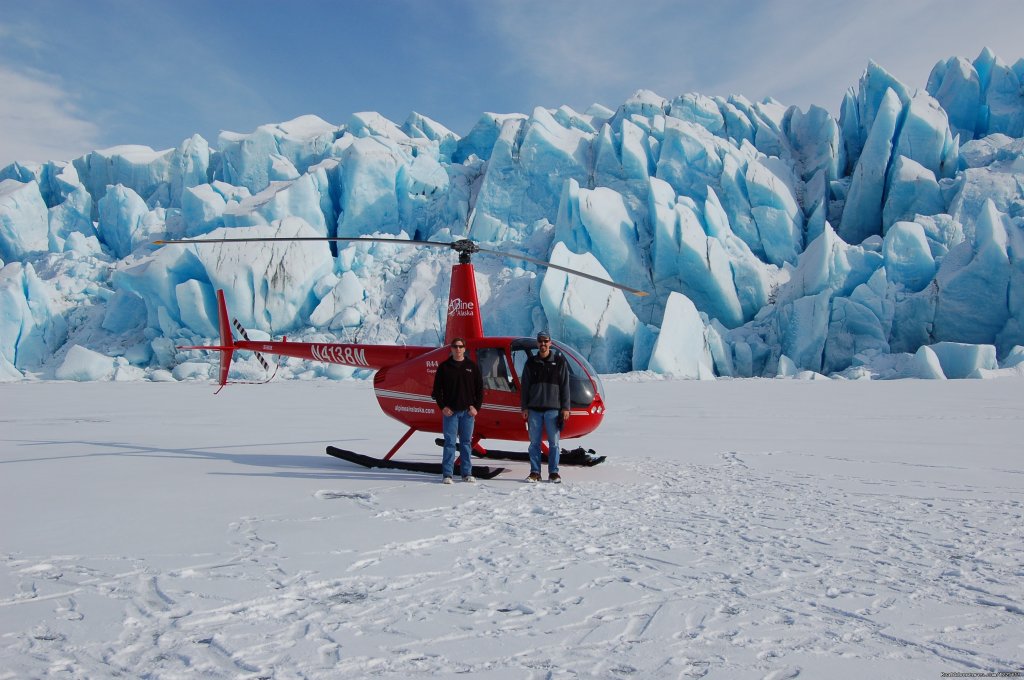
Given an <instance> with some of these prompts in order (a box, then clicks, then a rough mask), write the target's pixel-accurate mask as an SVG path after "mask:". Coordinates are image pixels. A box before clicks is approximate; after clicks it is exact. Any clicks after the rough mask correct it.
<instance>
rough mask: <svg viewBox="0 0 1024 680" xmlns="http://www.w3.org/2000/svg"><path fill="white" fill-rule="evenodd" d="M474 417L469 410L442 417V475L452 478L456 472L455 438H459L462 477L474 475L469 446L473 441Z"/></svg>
mask: <svg viewBox="0 0 1024 680" xmlns="http://www.w3.org/2000/svg"><path fill="white" fill-rule="evenodd" d="M474 420H475V419H474V418H473V416H471V415H469V410H465V411H456V412H455V413H453V414H451V415H450V416H441V430H442V432H444V453H443V454H442V456H441V474H443V475H444V476H445V477H451V476H452V473H453V472H454V470H455V437H456V436H458V438H459V458H460V461H459V467H460V468H461V469H462V476H463V477H469V476H470V475H471V474H473V459H472V458H471V457H470V451H469V446H470V442H471V440H472V439H473V421H474Z"/></svg>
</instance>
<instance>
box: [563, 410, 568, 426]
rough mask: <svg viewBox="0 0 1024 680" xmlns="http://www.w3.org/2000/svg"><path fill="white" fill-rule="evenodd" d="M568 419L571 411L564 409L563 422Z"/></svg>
mask: <svg viewBox="0 0 1024 680" xmlns="http://www.w3.org/2000/svg"><path fill="white" fill-rule="evenodd" d="M567 420H569V412H568V411H562V422H563V423H564V422H565V421H567Z"/></svg>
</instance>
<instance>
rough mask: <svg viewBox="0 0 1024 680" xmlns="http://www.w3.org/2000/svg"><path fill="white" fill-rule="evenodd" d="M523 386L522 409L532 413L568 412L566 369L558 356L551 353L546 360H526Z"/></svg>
mask: <svg viewBox="0 0 1024 680" xmlns="http://www.w3.org/2000/svg"><path fill="white" fill-rule="evenodd" d="M519 378H520V381H521V382H522V386H523V392H522V407H523V408H524V409H531V410H534V411H547V410H550V409H558V410H559V411H568V410H569V365H568V364H567V363H566V362H565V357H564V356H562V354H561V353H560V352H556V351H554V350H552V351H551V352H550V353H548V358H547V359H541V357H540V354H534V355H533V356H531V357H530V358H529V359H527V360H526V364H525V365H524V366H523V374H522V375H521V376H519Z"/></svg>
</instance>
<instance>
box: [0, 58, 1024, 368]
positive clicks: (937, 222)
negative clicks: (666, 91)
mask: <svg viewBox="0 0 1024 680" xmlns="http://www.w3.org/2000/svg"><path fill="white" fill-rule="evenodd" d="M1022 84H1024V59H1021V60H1018V61H1017V62H1015V63H1013V64H1007V63H1006V62H1003V61H1002V60H1001V59H1000V58H999V57H998V56H996V55H995V54H993V53H992V52H991V51H990V50H988V49H986V50H983V51H982V52H981V54H980V55H979V56H978V57H977V58H975V59H974V60H973V61H971V60H969V59H966V58H963V57H951V58H949V59H947V60H944V61H940V62H939V63H937V64H936V65H935V67H934V68H933V69H932V71H931V73H930V75H929V76H928V79H927V85H926V87H925V89H924V90H920V91H912V90H911V89H910V88H908V87H907V86H906V85H904V84H903V83H901V82H900V81H899V80H898V79H897V78H895V77H894V76H892V75H891V74H890V73H888V72H887V71H886V70H885V69H884V68H883V66H881V65H879V64H876V63H874V62H870V63H869V64H868V65H867V67H866V69H865V71H864V73H863V75H862V77H861V78H860V80H859V82H858V83H856V85H854V86H853V87H851V88H850V89H849V90H848V91H847V93H846V95H845V97H844V98H843V101H842V102H841V104H840V106H839V109H838V110H839V116H838V118H836V117H834V116H833V115H832V114H831V113H830V112H829V111H828V110H827V109H825V108H822V107H819V106H811V107H809V108H808V109H807V110H806V111H805V110H801V109H799V108H797V107H793V106H790V107H787V106H785V105H784V104H782V103H780V102H778V101H776V100H774V99H766V100H764V101H761V102H751V101H749V100H748V99H746V98H744V97H742V96H740V95H733V96H730V97H710V96H705V95H702V94H698V93H686V94H682V95H679V96H675V97H674V98H671V99H666V98H664V97H662V96H661V95H659V94H656V93H654V92H650V91H646V90H640V91H638V92H637V93H636V94H635V95H633V96H632V97H630V98H629V99H628V100H626V101H625V102H623V103H622V104H621V105H619V106H618V107H617V108H615V109H612V108H609V107H607V106H604V105H602V104H594V105H592V106H591V107H589V108H588V109H587V110H586V111H576V110H574V109H572V108H571V107H568V106H561V107H559V108H557V109H546V108H543V107H537V108H535V109H533V110H532V111H530V112H528V113H484V114H483V115H482V116H481V118H480V119H479V122H478V123H477V124H476V125H475V126H474V127H473V128H472V129H471V130H470V131H469V132H468V133H467V134H466V135H465V136H459V135H458V134H456V133H455V132H452V131H451V130H449V129H448V128H446V127H445V126H444V125H443V124H441V123H439V122H437V121H433V120H431V119H429V118H427V117H426V116H423V115H421V114H418V113H412V114H410V116H409V117H408V119H407V120H405V121H404V122H403V123H401V124H398V123H395V122H393V121H390V120H388V119H386V118H385V117H383V116H381V115H380V114H378V113H375V112H361V113H355V114H353V115H352V116H351V117H350V118H349V119H348V120H347V121H344V122H343V123H341V124H333V123H330V122H327V121H325V120H323V119H321V118H319V117H317V116H315V115H306V116H301V117H299V118H296V119H295V120H292V121H287V122H283V123H277V124H268V125H263V126H260V127H259V128H257V129H256V130H255V131H253V132H251V133H236V132H223V133H221V134H220V135H219V136H218V138H217V140H215V143H214V144H211V143H210V142H208V141H207V140H205V139H203V138H202V137H201V136H199V135H194V136H192V137H191V138H189V139H186V140H183V141H182V143H181V144H180V145H179V146H178V147H176V148H172V149H166V150H153V149H150V148H148V147H145V146H138V145H123V146H115V147H111V148H107V149H101V150H96V151H93V152H91V153H88V154H85V155H84V156H82V157H80V158H76V159H73V160H71V161H66V160H54V161H49V162H45V163H20V162H16V163H12V164H10V165H8V166H7V167H4V168H2V169H0V380H5V381H7V380H38V379H58V380H137V379H148V380H189V379H205V378H206V377H208V376H209V375H210V370H209V367H210V364H211V362H215V361H216V358H215V357H209V356H207V355H206V354H205V353H203V352H201V351H197V350H179V349H177V347H178V346H181V345H201V344H212V343H213V341H214V340H215V336H216V335H217V319H216V305H215V295H216V290H217V289H223V290H224V291H225V293H226V297H227V300H228V306H229V310H230V312H231V314H232V315H233V316H235V317H236V318H237V319H238V321H239V322H240V323H241V324H242V325H243V326H244V327H245V328H246V329H247V330H248V332H249V333H250V336H251V337H253V338H257V337H264V338H269V337H276V336H280V335H283V334H287V335H288V337H289V338H290V339H292V340H306V341H318V342H335V341H336V342H365V343H372V342H387V343H408V344H415V345H434V344H439V343H440V342H442V341H443V337H444V328H443V324H444V319H445V309H446V304H447V299H446V298H447V288H448V280H449V276H450V274H449V271H450V265H451V264H452V256H451V255H449V254H446V253H441V252H440V251H437V250H434V249H427V248H420V247H413V246H402V245H400V244H388V243H383V244H381V243H377V244H366V243H358V244H355V243H353V244H345V243H340V244H331V243H327V242H301V243H283V242H282V243H278V244H273V245H261V246H255V245H239V244H219V245H211V246H202V247H197V246H188V245H163V246H158V245H155V244H154V241H157V240H163V239H175V238H192V237H201V236H205V235H209V236H211V237H217V236H222V237H226V236H242V235H252V236H326V237H335V236H338V237H355V236H382V237H391V238H394V239H396V240H398V241H403V240H423V239H428V240H433V241H452V240H456V239H459V238H465V237H469V238H472V239H473V240H475V241H477V242H478V243H480V244H481V245H483V246H485V247H487V248H489V249H496V250H501V251H503V252H507V253H509V257H504V258H502V257H486V256H484V255H478V256H477V258H476V259H475V261H474V264H475V265H476V271H477V284H478V290H479V295H480V302H481V310H482V314H483V321H484V327H485V329H486V331H487V333H488V334H491V335H531V334H533V333H534V332H536V331H537V330H538V329H541V328H548V329H550V330H551V332H552V333H553V334H554V335H555V336H556V337H557V338H558V339H559V340H562V341H564V342H566V343H568V344H570V345H573V346H574V347H576V348H578V349H579V350H580V351H581V352H582V353H583V354H584V355H585V356H586V357H587V358H588V359H589V360H590V361H591V363H593V364H594V366H595V367H596V368H597V369H598V370H599V371H600V372H603V373H617V372H627V371H652V372H655V373H661V374H664V375H668V376H675V377H682V378H691V379H702V380H703V379H713V378H716V377H718V378H721V377H730V378H731V377H753V376H765V377H780V378H807V379H810V378H813V379H821V378H825V377H831V378H843V379H861V378H882V379H890V378H926V379H960V378H984V377H991V376H995V375H1002V374H1004V373H1008V372H1013V373H1018V372H1022V371H1024V361H1022V360H1021V357H1022V356H1024V87H1022ZM516 253H521V254H525V255H528V256H531V257H534V258H540V259H544V260H548V261H551V262H554V263H556V264H561V265H563V266H569V267H573V268H576V269H579V270H582V271H585V272H587V273H591V274H594V275H597V276H604V277H610V278H612V279H614V280H616V281H618V282H620V283H622V284H625V285H627V286H631V287H634V288H641V289H644V290H646V291H648V292H649V293H650V295H648V296H646V297H637V296H632V295H628V294H623V293H622V292H621V291H617V290H614V289H611V288H606V287H603V286H601V285H599V284H596V283H594V282H592V281H588V280H585V279H581V278H578V277H573V276H571V275H568V274H566V273H564V272H561V271H558V270H553V269H552V270H545V269H544V268H542V267H538V266H536V265H533V264H529V263H526V262H524V261H522V260H517V259H515V257H514V254H516ZM242 354H243V355H242V356H241V357H240V360H239V361H238V362H237V364H236V366H235V367H234V369H233V371H234V372H233V376H234V377H236V378H242V379H248V378H255V377H258V376H259V374H260V372H261V371H262V368H261V367H260V366H259V364H258V362H257V361H256V360H255V359H253V358H251V357H247V356H245V354H244V353H242ZM278 368H279V371H280V374H281V375H283V376H285V377H302V378H314V377H325V378H339V377H349V376H352V375H356V376H357V377H358V376H361V375H363V372H360V371H353V370H351V369H343V370H339V367H331V366H323V365H317V364H313V363H310V362H303V361H298V360H288V361H285V362H283V363H282V365H281V366H280V367H278Z"/></svg>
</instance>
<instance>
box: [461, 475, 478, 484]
mask: <svg viewBox="0 0 1024 680" xmlns="http://www.w3.org/2000/svg"><path fill="white" fill-rule="evenodd" d="M462 481H464V482H469V483H470V484H472V483H473V482H475V481H476V477H474V476H473V475H463V476H462Z"/></svg>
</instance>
